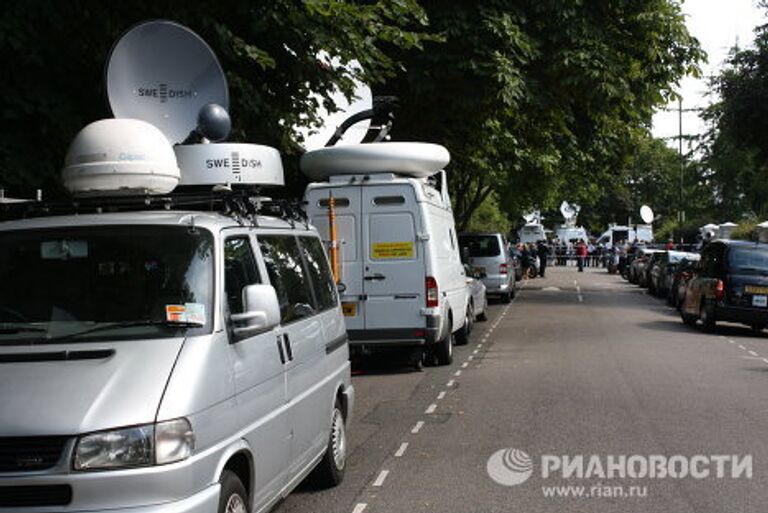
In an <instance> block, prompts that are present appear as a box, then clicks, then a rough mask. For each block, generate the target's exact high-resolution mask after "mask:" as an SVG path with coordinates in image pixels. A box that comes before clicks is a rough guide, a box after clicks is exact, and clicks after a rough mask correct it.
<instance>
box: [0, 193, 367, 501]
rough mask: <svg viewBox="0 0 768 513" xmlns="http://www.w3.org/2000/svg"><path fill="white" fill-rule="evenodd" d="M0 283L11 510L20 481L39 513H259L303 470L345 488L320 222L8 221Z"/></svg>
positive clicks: (201, 215) (347, 399)
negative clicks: (232, 509)
mask: <svg viewBox="0 0 768 513" xmlns="http://www.w3.org/2000/svg"><path fill="white" fill-rule="evenodd" d="M143 201H144V198H143V196H142V197H140V198H139V200H137V204H142V205H143ZM0 283H2V286H1V287H0V326H1V327H2V329H0V358H2V360H0V361H2V367H3V368H2V372H0V410H2V415H0V437H4V438H0V444H2V447H3V449H2V450H0V465H1V466H2V477H0V489H2V490H3V493H2V496H3V497H4V498H6V499H7V500H11V499H12V498H13V497H14V496H15V495H14V490H15V489H16V488H17V487H22V488H23V487H24V486H26V487H35V488H36V490H37V491H36V492H34V493H35V495H34V496H33V494H32V493H30V492H27V491H25V492H23V494H24V495H23V497H25V499H24V500H25V501H26V502H24V503H23V504H24V505H28V506H30V505H31V506H30V507H31V509H33V510H34V511H38V510H39V508H37V507H32V506H34V505H35V504H38V505H41V504H45V505H46V506H47V507H46V511H48V510H49V509H50V508H51V507H52V508H53V509H54V510H57V511H63V510H64V508H67V510H69V508H71V509H72V510H73V511H107V510H109V511H112V510H115V511H117V510H118V509H119V510H120V511H127V510H129V509H130V510H133V509H136V510H137V511H138V510H141V511H149V510H150V509H152V510H153V511H154V510H155V509H154V508H155V507H154V506H151V505H156V504H163V507H162V508H161V509H163V510H167V511H193V510H194V511H219V512H223V511H224V509H220V504H225V505H226V504H229V503H230V502H238V501H239V502H240V503H243V502H245V503H246V504H248V506H247V507H248V510H252V511H263V510H264V509H265V508H269V507H270V506H271V505H272V504H274V503H276V502H277V501H278V500H279V499H280V498H282V497H284V496H285V494H287V493H288V492H290V490H291V489H293V488H294V487H295V486H296V485H297V484H298V483H299V482H300V481H301V480H302V479H303V478H304V476H306V475H307V474H309V473H310V472H311V471H312V470H313V469H316V472H318V475H319V476H320V477H321V480H322V481H323V482H325V483H327V484H335V483H337V482H339V481H340V480H341V478H342V476H343V473H344V467H345V463H344V462H345V457H346V446H347V445H346V435H345V423H346V419H347V418H348V417H349V415H350V412H351V410H352V406H353V399H354V388H353V385H352V382H351V378H350V365H349V356H348V355H349V353H348V346H347V335H346V331H345V327H344V318H343V316H342V313H341V306H340V303H339V298H338V294H337V291H336V285H335V283H334V282H333V279H332V276H331V270H330V268H329V264H328V261H327V259H326V255H325V252H324V249H323V246H322V242H321V241H320V238H319V237H318V234H317V232H316V231H315V230H314V229H312V228H309V227H305V225H303V224H302V225H297V224H296V223H292V222H288V221H284V220H280V219H276V218H267V217H259V221H258V227H255V226H254V225H251V224H250V223H243V222H242V221H241V218H238V217H235V216H230V215H227V214H219V213H215V212H191V211H170V212H165V211H159V212H157V211H153V212H142V211H139V212H125V213H108V214H92V215H85V214H84V215H66V216H50V217H38V218H35V219H25V220H18V221H8V222H3V223H0ZM287 433H290V436H287ZM9 451H11V452H9ZM105 490H108V491H109V492H108V493H105ZM18 493H22V492H18ZM17 495H18V494H17ZM8 498H10V499H8ZM38 498H39V499H38ZM19 500H21V499H19ZM40 501H42V502H40ZM157 507H158V508H160V507H159V506H157ZM244 507H246V506H245V505H244ZM123 508H126V509H123ZM22 509H24V510H26V509H27V508H26V507H25V508H22V504H21V503H19V505H18V506H16V507H14V508H11V509H10V510H9V511H11V510H13V511H17V512H18V511H21V510H22ZM226 511H229V509H227V510H226Z"/></svg>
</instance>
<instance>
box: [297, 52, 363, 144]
mask: <svg viewBox="0 0 768 513" xmlns="http://www.w3.org/2000/svg"><path fill="white" fill-rule="evenodd" d="M317 58H318V60H319V61H320V63H321V65H322V66H324V67H327V68H330V69H332V70H333V71H334V72H336V73H338V74H341V73H353V72H359V71H360V70H361V69H362V66H360V63H359V62H358V61H356V60H352V61H349V62H348V63H346V64H343V65H342V64H341V60H340V59H339V58H338V57H331V56H330V55H329V54H328V53H327V52H320V53H318V55H317ZM353 81H354V83H355V90H354V93H353V95H352V99H351V101H350V100H348V99H347V97H346V96H345V95H344V93H343V92H341V91H340V90H339V89H338V88H334V90H333V91H331V93H330V100H331V102H332V103H333V104H334V105H335V106H336V109H337V110H336V111H334V112H328V109H326V108H325V106H324V105H323V97H322V96H321V95H320V94H317V93H312V94H311V95H310V97H311V98H314V99H315V101H317V103H318V104H319V108H318V110H317V116H318V117H319V118H320V126H319V127H306V126H295V127H294V131H295V132H297V133H298V134H299V135H301V137H302V138H303V140H304V142H303V146H304V149H305V150H307V151H311V150H316V149H319V148H322V147H324V146H325V143H326V142H328V140H330V139H331V137H333V135H334V134H335V133H336V128H338V127H339V126H341V124H342V123H343V122H344V120H346V119H347V118H349V117H350V116H352V115H353V114H357V113H360V112H363V111H365V110H370V109H372V108H373V94H372V93H371V88H370V87H368V86H367V85H366V84H365V83H363V82H362V81H360V80H357V79H353ZM370 126H371V120H370V119H366V120H363V121H360V122H359V123H357V124H355V125H354V126H352V127H351V128H349V130H347V131H346V132H345V133H344V134H343V136H342V137H341V139H340V140H339V141H338V142H337V143H336V146H348V145H351V144H360V143H361V142H362V141H363V139H364V138H365V136H366V134H367V133H368V128H369V127H370Z"/></svg>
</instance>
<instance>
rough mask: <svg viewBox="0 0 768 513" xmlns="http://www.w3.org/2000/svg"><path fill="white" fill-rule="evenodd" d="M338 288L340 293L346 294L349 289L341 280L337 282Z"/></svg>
mask: <svg viewBox="0 0 768 513" xmlns="http://www.w3.org/2000/svg"><path fill="white" fill-rule="evenodd" d="M336 290H338V291H339V294H344V293H345V292H346V291H347V286H346V284H344V283H342V282H339V283H337V284H336Z"/></svg>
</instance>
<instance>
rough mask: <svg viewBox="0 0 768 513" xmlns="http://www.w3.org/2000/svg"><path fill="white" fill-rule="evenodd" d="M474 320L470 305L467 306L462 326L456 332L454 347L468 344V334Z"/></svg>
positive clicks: (470, 331)
mask: <svg viewBox="0 0 768 513" xmlns="http://www.w3.org/2000/svg"><path fill="white" fill-rule="evenodd" d="M474 320H475V312H474V309H473V308H472V303H470V304H468V305H467V315H466V316H465V318H464V326H462V327H461V328H460V329H459V330H458V331H457V332H456V345H457V346H465V345H467V344H469V334H470V333H472V323H473V322H474Z"/></svg>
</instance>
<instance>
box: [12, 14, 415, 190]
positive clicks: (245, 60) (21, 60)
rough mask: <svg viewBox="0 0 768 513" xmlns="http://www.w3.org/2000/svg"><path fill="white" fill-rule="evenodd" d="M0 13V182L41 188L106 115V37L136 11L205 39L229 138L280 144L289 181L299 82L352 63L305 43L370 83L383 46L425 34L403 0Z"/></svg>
mask: <svg viewBox="0 0 768 513" xmlns="http://www.w3.org/2000/svg"><path fill="white" fill-rule="evenodd" d="M3 14H4V16H3V17H2V19H1V20H0V56H1V57H2V62H5V63H7V64H8V69H7V70H6V72H5V74H4V77H3V80H2V81H0V101H1V102H2V113H3V119H2V120H3V123H2V127H1V128H0V187H6V188H9V189H10V190H11V192H13V193H15V194H18V195H30V194H31V193H32V191H33V190H34V189H36V188H41V187H42V188H44V189H45V190H46V192H47V193H48V194H49V195H51V194H52V195H53V196H59V195H62V194H63V191H62V190H61V188H60V187H61V186H60V184H59V169H60V168H61V166H62V164H63V161H64V154H65V152H66V149H67V146H68V144H69V142H70V141H71V140H72V138H73V137H74V135H75V134H76V133H77V132H78V131H79V130H80V129H81V128H82V127H83V126H85V125H86V124H87V123H89V122H92V121H95V120H98V119H101V118H105V117H111V114H110V112H109V110H108V107H107V105H106V101H105V100H104V98H105V92H104V84H103V70H104V66H105V63H106V59H107V56H108V53H109V50H110V47H111V45H112V43H113V42H114V41H115V40H116V39H117V38H118V37H119V35H120V34H121V33H122V32H123V31H125V30H126V29H128V28H129V27H130V26H132V25H133V24H135V23H138V22H139V21H142V20H146V19H154V18H169V17H171V18H173V19H174V20H176V21H179V22H181V23H183V24H185V25H187V26H189V27H190V28H192V29H193V30H194V31H195V32H197V33H198V34H200V35H201V36H202V37H203V38H204V39H205V40H206V41H207V42H208V43H209V44H210V45H211V46H212V48H213V49H214V51H215V52H216V54H217V56H218V58H219V60H220V61H221V63H222V67H223V68H224V70H225V72H226V75H227V80H228V82H229V88H230V98H231V107H230V111H231V115H232V120H233V124H234V129H233V133H232V135H231V136H230V140H234V141H244V142H245V141H247V142H257V143H261V144H268V145H272V146H277V147H278V148H280V149H281V150H283V152H284V154H285V155H287V156H288V157H289V159H288V161H287V162H286V164H287V166H288V172H287V178H288V180H289V182H290V183H296V182H297V181H298V177H297V175H298V173H297V171H296V166H295V158H294V159H293V160H291V159H290V157H295V155H296V154H297V153H298V152H299V149H298V146H297V145H296V143H295V142H294V141H293V139H292V132H291V128H290V127H291V126H292V125H294V124H296V123H301V122H304V123H311V122H312V121H313V117H312V116H313V113H314V111H315V108H316V107H317V101H316V100H314V99H313V97H312V96H311V95H310V94H309V92H310V91H315V92H317V93H320V94H323V95H326V96H327V93H328V91H329V90H330V89H331V88H332V87H334V86H337V85H338V86H339V87H341V88H342V90H344V91H346V92H350V91H351V88H352V80H351V79H352V73H337V72H333V71H332V70H329V69H327V68H324V67H322V66H319V65H318V62H317V59H316V55H317V53H318V52H319V51H320V50H326V51H330V52H332V53H333V54H334V55H337V56H339V57H340V58H341V59H342V61H349V60H350V59H357V60H358V61H360V63H361V64H362V65H363V68H364V73H365V75H364V78H365V79H366V80H368V81H370V82H373V83H375V82H377V81H381V80H383V79H385V78H386V77H388V76H391V75H393V74H394V73H395V72H396V71H397V70H398V69H399V68H398V66H397V62H395V61H394V60H393V59H392V58H391V57H390V56H389V51H390V49H392V48H402V49H416V48H418V47H419V46H420V45H421V42H422V40H423V39H424V38H425V37H427V36H426V34H424V33H423V32H422V31H423V30H424V29H425V24H426V18H425V16H424V12H423V11H422V9H421V8H420V7H419V6H418V4H417V3H416V2H415V0H398V1H396V2H393V1H386V0H379V1H370V2H344V1H332V0H303V1H299V0H275V1H270V2H251V1H247V0H225V1H223V2H208V3H205V2H203V3H201V2H187V1H181V0H151V1H148V0H136V1H133V2H98V1H94V0H71V1H67V2H63V1H48V0H25V1H20V0H12V1H10V2H6V3H5V4H4V13H3ZM11 68H12V69H11ZM302 115H306V116H304V117H302ZM192 128H194V127H190V130H191V129H192ZM296 189H297V188H296V187H295V188H294V189H293V190H292V192H293V193H294V194H296V193H297V192H299V193H300V191H297V190H296Z"/></svg>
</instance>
